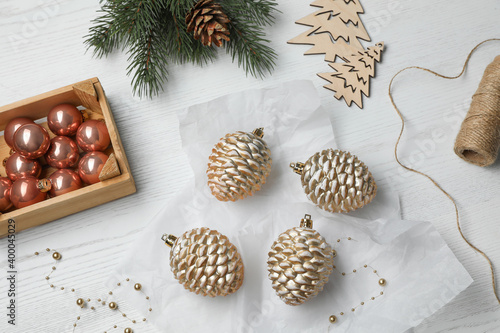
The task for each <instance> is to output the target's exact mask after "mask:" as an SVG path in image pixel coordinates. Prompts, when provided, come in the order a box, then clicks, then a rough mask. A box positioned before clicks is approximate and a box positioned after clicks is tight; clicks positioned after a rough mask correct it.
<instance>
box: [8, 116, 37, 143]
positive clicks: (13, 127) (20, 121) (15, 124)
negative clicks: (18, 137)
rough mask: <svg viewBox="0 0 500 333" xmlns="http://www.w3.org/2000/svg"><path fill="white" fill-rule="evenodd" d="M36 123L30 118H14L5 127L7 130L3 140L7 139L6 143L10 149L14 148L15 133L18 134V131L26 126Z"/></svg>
mask: <svg viewBox="0 0 500 333" xmlns="http://www.w3.org/2000/svg"><path fill="white" fill-rule="evenodd" d="M34 123H35V122H34V121H33V120H31V119H30V118H26V117H19V118H14V119H12V120H11V121H9V122H8V123H7V126H5V130H4V133H3V138H4V139H5V143H6V144H7V145H8V146H9V147H10V148H14V133H16V131H17V129H18V128H19V127H21V126H22V125H25V124H34Z"/></svg>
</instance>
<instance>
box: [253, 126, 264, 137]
mask: <svg viewBox="0 0 500 333" xmlns="http://www.w3.org/2000/svg"><path fill="white" fill-rule="evenodd" d="M252 134H253V135H255V136H257V137H259V138H260V139H262V138H263V137H264V127H259V128H256V129H254V130H253V132H252Z"/></svg>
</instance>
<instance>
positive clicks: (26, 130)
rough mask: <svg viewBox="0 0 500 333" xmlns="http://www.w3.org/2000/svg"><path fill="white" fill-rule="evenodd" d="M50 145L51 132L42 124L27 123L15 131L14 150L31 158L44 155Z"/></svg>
mask: <svg viewBox="0 0 500 333" xmlns="http://www.w3.org/2000/svg"><path fill="white" fill-rule="evenodd" d="M49 146H50V137H49V133H47V130H46V129H45V128H43V127H42V126H40V125H37V124H25V125H22V126H21V127H19V128H18V129H17V131H16V133H14V150H15V151H17V152H18V153H19V154H21V155H23V156H24V157H27V158H29V159H32V160H34V159H36V158H39V157H41V156H43V154H45V153H46V152H47V150H48V149H49Z"/></svg>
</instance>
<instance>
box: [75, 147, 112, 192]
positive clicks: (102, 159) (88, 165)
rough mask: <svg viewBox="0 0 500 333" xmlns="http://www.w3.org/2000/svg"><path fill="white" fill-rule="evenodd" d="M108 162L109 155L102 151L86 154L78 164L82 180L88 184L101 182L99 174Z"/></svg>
mask: <svg viewBox="0 0 500 333" xmlns="http://www.w3.org/2000/svg"><path fill="white" fill-rule="evenodd" d="M107 160H108V155H106V154H104V153H101V152H100V151H93V152H90V153H87V154H85V155H84V156H83V157H82V159H81V160H80V163H79V164H78V175H80V178H81V179H82V180H83V182H84V183H86V184H95V183H98V182H100V180H99V174H100V173H101V170H102V168H103V167H104V164H105V163H106V161H107Z"/></svg>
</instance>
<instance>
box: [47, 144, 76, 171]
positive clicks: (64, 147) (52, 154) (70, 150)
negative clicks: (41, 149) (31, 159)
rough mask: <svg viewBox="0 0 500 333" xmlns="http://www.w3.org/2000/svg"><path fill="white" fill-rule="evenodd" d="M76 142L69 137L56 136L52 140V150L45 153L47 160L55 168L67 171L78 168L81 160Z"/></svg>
mask: <svg viewBox="0 0 500 333" xmlns="http://www.w3.org/2000/svg"><path fill="white" fill-rule="evenodd" d="M79 157H80V156H79V153H78V146H77V145H76V142H75V141H73V140H71V139H70V138H68V137H67V136H56V137H55V138H52V140H50V148H49V150H47V153H45V160H46V161H47V163H48V164H49V165H50V166H51V167H54V168H58V169H66V168H72V167H74V166H76V164H77V163H78V158H79Z"/></svg>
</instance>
